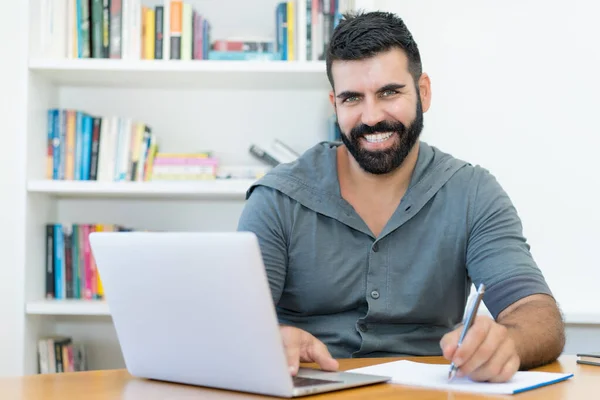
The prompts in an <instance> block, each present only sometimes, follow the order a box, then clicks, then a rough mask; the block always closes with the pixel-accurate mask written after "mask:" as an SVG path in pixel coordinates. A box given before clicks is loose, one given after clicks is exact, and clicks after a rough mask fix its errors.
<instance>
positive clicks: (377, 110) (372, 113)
mask: <svg viewBox="0 0 600 400" xmlns="http://www.w3.org/2000/svg"><path fill="white" fill-rule="evenodd" d="M363 104H364V109H363V112H362V123H363V124H365V125H368V126H374V125H376V124H377V123H379V122H381V121H383V119H384V118H383V116H384V112H383V108H382V107H381V105H379V104H377V102H376V101H374V100H367V101H365V102H364V103H363Z"/></svg>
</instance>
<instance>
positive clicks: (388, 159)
mask: <svg viewBox="0 0 600 400" xmlns="http://www.w3.org/2000/svg"><path fill="white" fill-rule="evenodd" d="M417 99H418V100H417V112H416V116H415V119H414V121H413V122H412V123H411V124H410V126H409V127H408V128H407V127H406V126H405V125H404V124H403V123H402V122H390V121H381V122H378V123H377V124H375V125H373V126H369V125H365V124H361V125H358V126H356V127H354V128H352V130H351V131H350V133H349V134H348V135H346V133H345V132H343V131H342V130H341V129H340V132H341V139H342V142H343V143H344V145H345V146H346V148H347V149H348V151H349V152H350V154H351V155H352V157H354V159H355V160H356V162H357V163H358V165H359V166H360V167H361V168H362V169H363V170H364V171H366V172H368V173H371V174H375V175H383V174H387V173H390V172H392V171H394V170H395V169H396V168H398V167H400V165H402V163H403V162H404V160H405V159H406V157H407V156H408V153H410V151H411V150H412V148H413V147H414V145H415V143H416V142H417V140H418V139H419V136H420V135H421V131H422V130H423V107H422V105H421V99H420V97H417ZM336 123H337V122H336ZM339 128H340V127H339V125H338V129H339ZM383 132H393V133H392V137H391V139H392V140H394V145H393V146H392V147H390V148H388V149H385V150H376V151H371V150H366V149H364V148H363V147H362V146H361V138H363V137H364V136H365V135H369V134H374V133H383ZM388 140H390V139H388Z"/></svg>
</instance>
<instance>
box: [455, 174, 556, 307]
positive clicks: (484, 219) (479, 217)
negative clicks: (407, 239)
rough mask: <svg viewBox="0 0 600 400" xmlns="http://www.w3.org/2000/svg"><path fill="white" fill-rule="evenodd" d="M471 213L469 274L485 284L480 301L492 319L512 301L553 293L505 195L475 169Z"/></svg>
mask: <svg viewBox="0 0 600 400" xmlns="http://www.w3.org/2000/svg"><path fill="white" fill-rule="evenodd" d="M475 179H477V185H476V189H475V191H474V192H473V196H472V200H471V202H470V209H469V219H468V220H469V237H468V243H467V255H466V262H467V270H468V273H469V276H470V277H471V280H472V281H473V283H474V284H475V285H476V286H479V284H480V283H484V284H485V285H486V293H485V295H484V302H485V305H486V307H487V308H488V310H489V311H490V313H491V314H492V316H493V317H494V318H497V317H498V314H500V312H502V310H504V309H505V308H506V307H508V306H510V305H511V304H513V303H514V302H516V301H518V300H520V299H522V298H524V297H527V296H529V295H533V294H539V293H543V294H548V295H550V296H552V292H551V290H550V288H549V287H548V284H547V282H546V280H545V279H544V276H543V274H542V272H541V271H540V269H539V268H538V266H537V264H536V262H535V260H534V259H533V257H532V255H531V252H530V246H529V244H528V243H527V241H526V239H525V237H524V235H523V227H522V223H521V219H520V217H519V215H518V213H517V210H516V208H515V207H514V205H513V203H512V201H511V200H510V198H509V196H508V194H507V193H506V192H505V190H504V189H503V188H502V187H501V185H500V184H499V182H498V181H497V179H496V178H495V177H494V176H493V175H492V174H490V173H489V172H488V171H487V170H485V169H483V168H480V167H477V168H476V178H475Z"/></svg>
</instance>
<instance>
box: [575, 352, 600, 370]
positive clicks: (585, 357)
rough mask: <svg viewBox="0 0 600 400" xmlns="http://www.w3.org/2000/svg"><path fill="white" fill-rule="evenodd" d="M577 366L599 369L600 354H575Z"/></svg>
mask: <svg viewBox="0 0 600 400" xmlns="http://www.w3.org/2000/svg"><path fill="white" fill-rule="evenodd" d="M577 364H585V365H596V366H598V367H600V353H577Z"/></svg>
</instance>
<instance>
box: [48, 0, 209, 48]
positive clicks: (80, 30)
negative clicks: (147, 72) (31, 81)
mask: <svg viewBox="0 0 600 400" xmlns="http://www.w3.org/2000/svg"><path fill="white" fill-rule="evenodd" d="M142 3H143V1H142V0H89V1H88V0H85V1H81V0H42V10H41V12H40V15H41V20H40V30H41V42H40V49H41V52H42V54H41V56H42V57H48V58H112V59H137V60H139V59H147V60H152V59H157V60H169V59H171V60H191V59H197V60H202V59H206V58H208V50H209V48H210V43H211V40H210V35H211V24H210V22H209V21H208V20H207V19H206V17H205V16H203V15H202V14H201V13H199V12H198V11H197V10H196V9H195V8H194V7H193V6H192V5H191V3H190V2H189V1H183V0H164V1H163V3H162V4H160V5H156V6H148V5H144V4H142Z"/></svg>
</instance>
